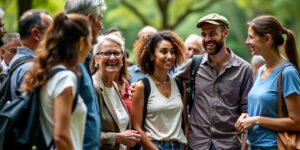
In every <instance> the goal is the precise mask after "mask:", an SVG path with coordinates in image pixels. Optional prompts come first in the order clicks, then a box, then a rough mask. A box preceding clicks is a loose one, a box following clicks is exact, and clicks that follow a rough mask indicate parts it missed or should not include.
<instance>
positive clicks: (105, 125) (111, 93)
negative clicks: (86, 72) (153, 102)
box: [93, 34, 141, 150]
mask: <svg viewBox="0 0 300 150" xmlns="http://www.w3.org/2000/svg"><path fill="white" fill-rule="evenodd" d="M123 47H124V41H123V40H122V39H121V38H120V37H119V36H117V35H114V34H108V35H103V36H100V37H99V39H98V43H97V44H96V46H95V47H94V55H95V57H94V58H95V63H96V65H97V66H98V68H97V71H96V73H95V74H94V75H93V81H94V86H95V89H96V94H97V97H98V100H99V107H100V111H101V112H100V116H101V123H102V131H101V149H106V150H124V149H127V148H128V147H131V146H133V145H135V144H136V142H139V141H140V137H141V136H140V134H138V132H136V131H134V130H130V118H129V113H128V111H127V109H126V108H125V105H124V103H123V101H122V99H121V96H120V94H119V92H118V87H117V85H116V84H115V82H114V81H113V80H114V79H115V77H116V75H117V74H118V72H119V70H120V68H121V67H122V65H123V63H122V58H123Z"/></svg>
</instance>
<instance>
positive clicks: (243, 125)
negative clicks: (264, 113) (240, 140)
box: [235, 116, 259, 133]
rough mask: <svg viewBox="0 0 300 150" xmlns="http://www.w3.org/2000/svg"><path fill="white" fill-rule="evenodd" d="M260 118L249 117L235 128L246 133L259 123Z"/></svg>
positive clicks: (239, 122)
mask: <svg viewBox="0 0 300 150" xmlns="http://www.w3.org/2000/svg"><path fill="white" fill-rule="evenodd" d="M258 119H259V116H255V117H247V118H244V119H241V120H240V121H238V122H237V123H236V125H235V128H236V129H237V130H238V131H240V132H242V133H246V130H247V129H249V128H252V127H253V126H254V125H256V124H257V123H258Z"/></svg>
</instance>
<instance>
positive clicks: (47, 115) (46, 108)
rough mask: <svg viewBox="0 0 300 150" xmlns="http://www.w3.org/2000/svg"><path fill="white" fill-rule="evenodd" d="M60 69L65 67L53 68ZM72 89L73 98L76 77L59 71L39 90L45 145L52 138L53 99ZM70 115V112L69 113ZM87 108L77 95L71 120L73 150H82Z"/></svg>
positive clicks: (68, 72) (71, 73) (69, 72)
mask: <svg viewBox="0 0 300 150" xmlns="http://www.w3.org/2000/svg"><path fill="white" fill-rule="evenodd" d="M56 67H60V68H66V67H65V66H62V65H59V66H55V67H54V68H56ZM68 87H72V93H73V97H74V96H75V94H76V88H77V77H76V75H75V74H74V73H73V72H72V71H70V70H65V71H60V72H58V73H56V74H55V75H54V76H53V77H52V78H50V79H49V80H48V82H47V83H46V84H45V85H44V86H43V87H42V88H41V91H40V98H41V107H40V122H41V127H42V131H43V134H44V137H45V140H46V143H47V145H49V143H50V142H51V140H52V138H53V128H54V111H53V110H54V108H53V107H54V100H55V97H57V96H59V95H60V94H61V93H62V92H63V91H64V90H65V89H66V88H68ZM70 113H71V112H70ZM86 113H87V108H86V105H85V104H84V102H83V100H82V98H81V97H80V96H79V95H78V102H77V105H76V108H75V110H74V112H73V113H72V118H71V126H70V127H71V128H70V133H71V140H72V143H73V147H74V150H82V149H83V137H84V129H85V121H86Z"/></svg>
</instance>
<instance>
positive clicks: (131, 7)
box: [121, 0, 150, 26]
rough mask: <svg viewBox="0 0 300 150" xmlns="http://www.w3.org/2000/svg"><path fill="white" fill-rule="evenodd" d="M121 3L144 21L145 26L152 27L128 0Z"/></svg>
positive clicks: (122, 0)
mask: <svg viewBox="0 0 300 150" xmlns="http://www.w3.org/2000/svg"><path fill="white" fill-rule="evenodd" d="M121 3H122V4H123V5H124V6H125V7H127V8H128V9H129V10H130V11H132V12H133V13H134V14H135V15H136V16H137V17H138V18H139V19H140V20H141V21H142V23H143V25H144V26H146V25H150V22H149V20H148V19H147V18H146V17H145V16H144V15H143V14H142V13H141V12H139V11H138V9H137V8H135V7H134V6H133V5H131V4H130V3H128V2H127V0H121Z"/></svg>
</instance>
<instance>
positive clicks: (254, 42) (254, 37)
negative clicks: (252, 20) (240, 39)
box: [246, 26, 266, 55]
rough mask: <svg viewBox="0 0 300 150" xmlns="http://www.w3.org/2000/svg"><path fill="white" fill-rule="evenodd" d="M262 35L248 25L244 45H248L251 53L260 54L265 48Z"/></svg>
mask: <svg viewBox="0 0 300 150" xmlns="http://www.w3.org/2000/svg"><path fill="white" fill-rule="evenodd" d="M265 44H266V43H265V40H264V37H261V36H259V35H258V34H256V33H255V32H254V30H253V28H252V27H251V26H249V27H248V37H247V39H246V45H247V46H249V47H250V52H251V55H262V54H263V53H262V52H263V50H264V49H265V48H264V47H265Z"/></svg>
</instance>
